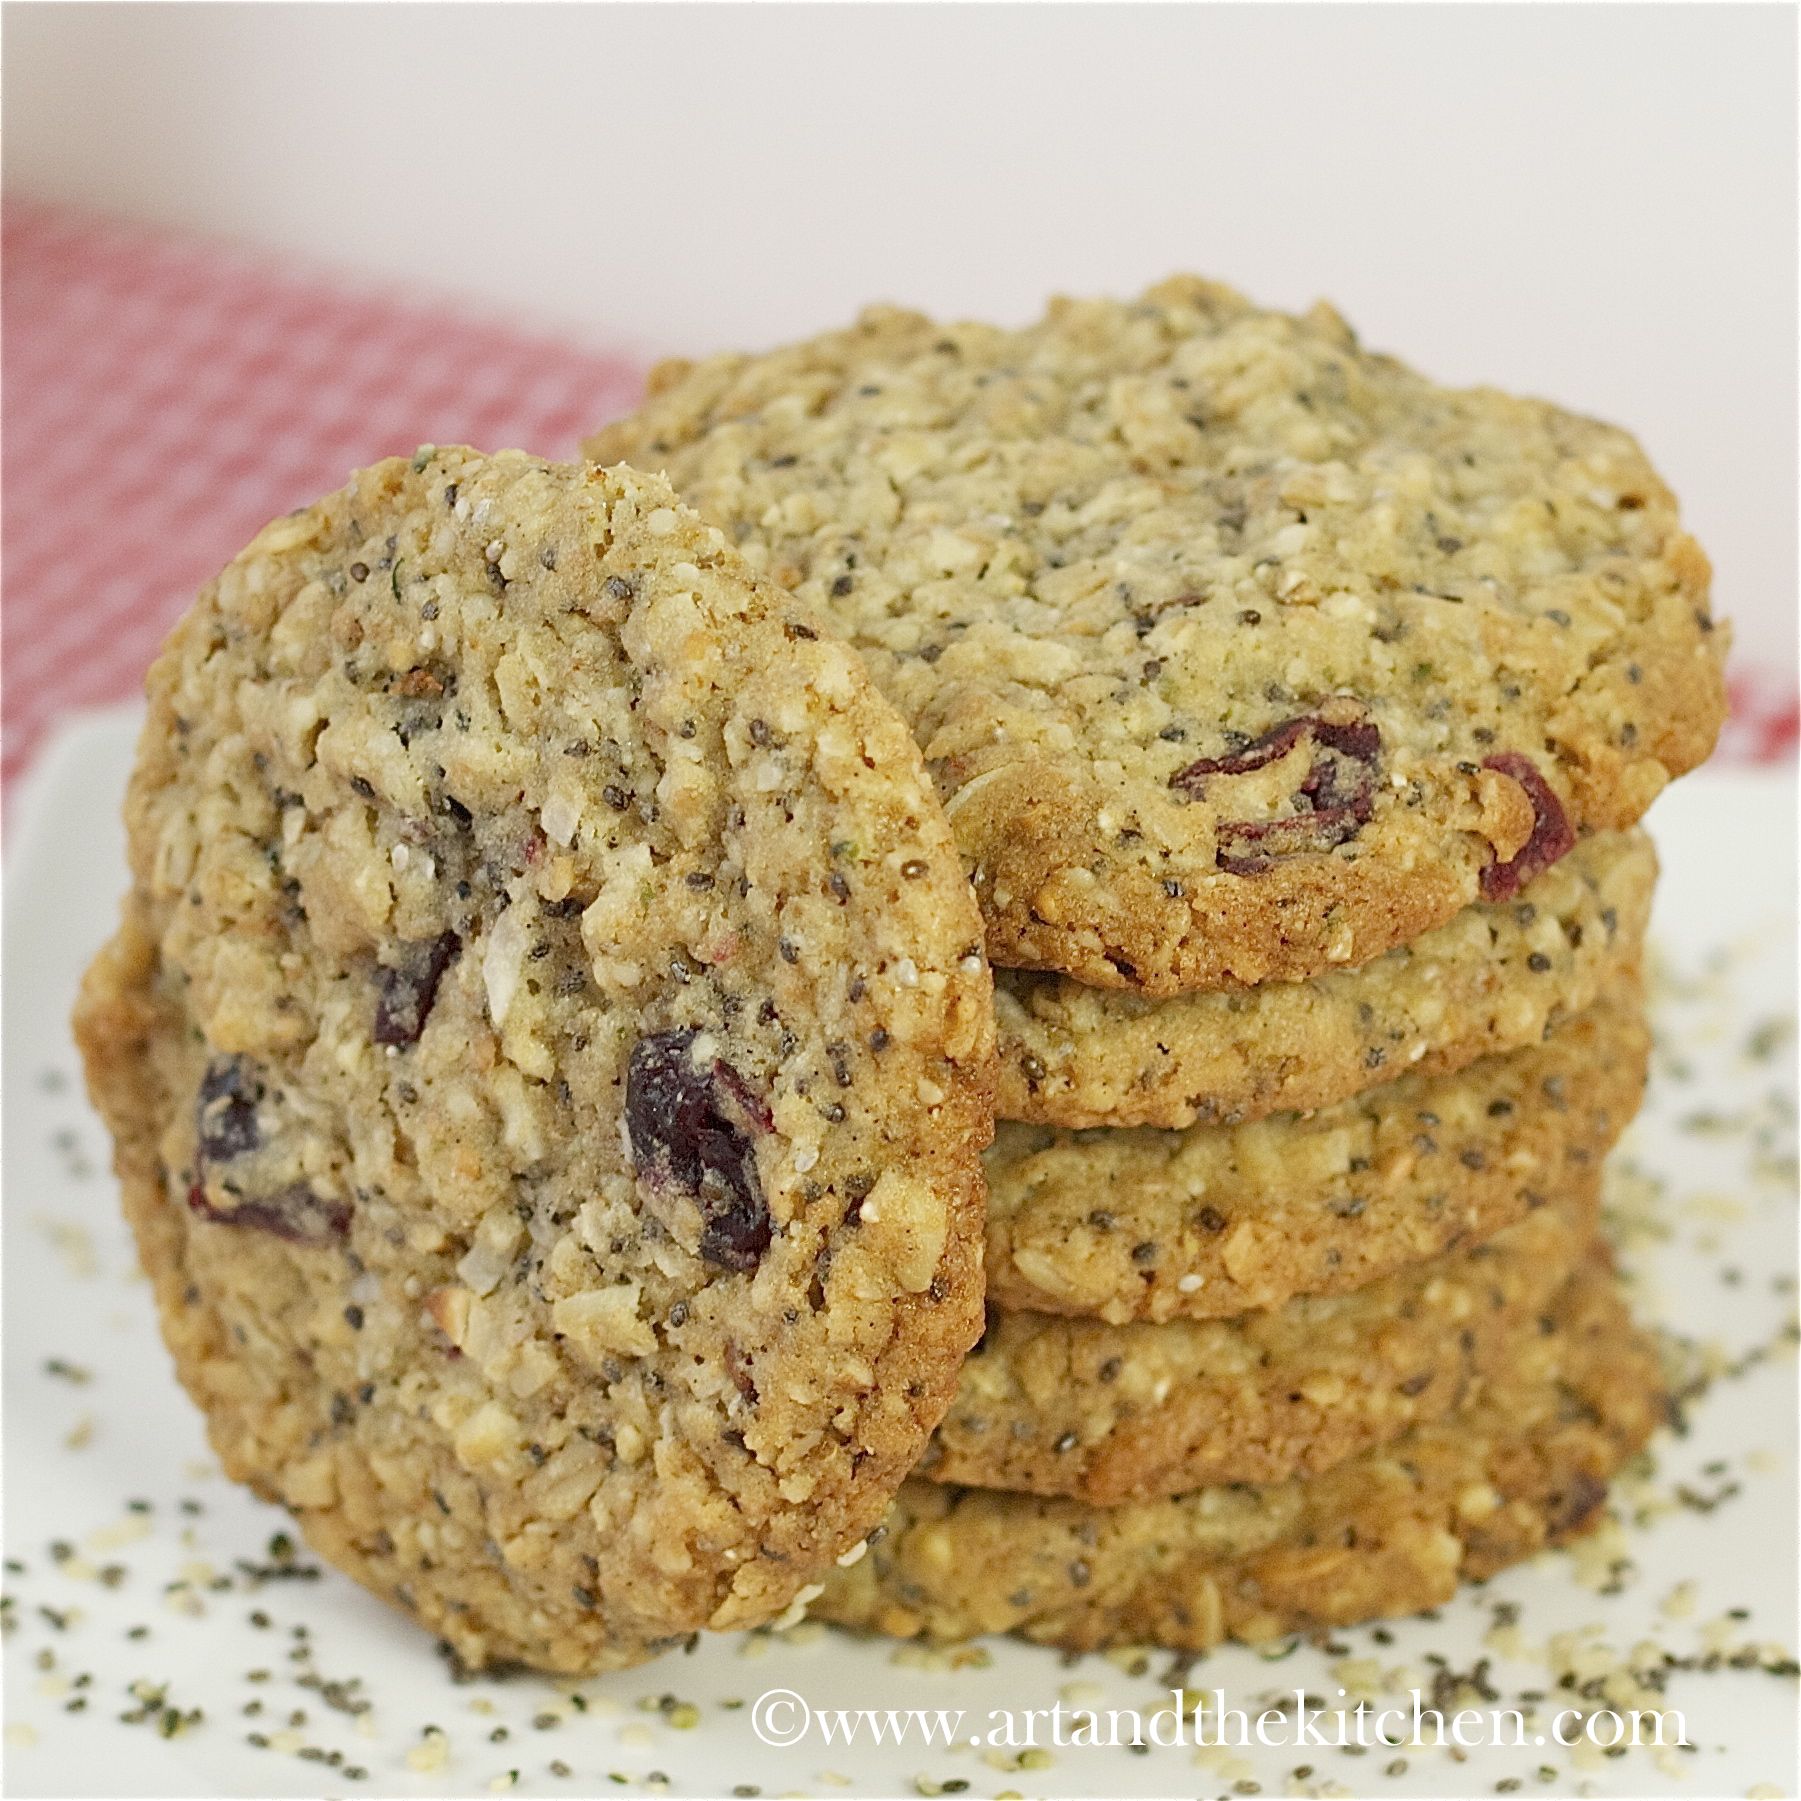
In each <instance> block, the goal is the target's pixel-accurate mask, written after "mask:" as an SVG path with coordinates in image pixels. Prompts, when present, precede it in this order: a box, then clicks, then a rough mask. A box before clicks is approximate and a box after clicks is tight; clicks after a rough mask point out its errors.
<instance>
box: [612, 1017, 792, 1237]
mask: <svg viewBox="0 0 1801 1801" xmlns="http://www.w3.org/2000/svg"><path fill="white" fill-rule="evenodd" d="M699 1036H700V1034H699V1033H698V1032H694V1031H676V1032H657V1033H653V1034H652V1035H651V1036H650V1037H648V1038H640V1039H639V1040H638V1042H637V1043H636V1044H635V1045H634V1046H633V1047H632V1054H631V1060H630V1063H629V1064H628V1066H627V1069H626V1077H625V1122H626V1134H627V1136H628V1137H629V1139H630V1140H631V1148H632V1162H633V1164H634V1166H635V1167H636V1168H637V1170H638V1173H639V1174H640V1175H642V1176H645V1177H646V1178H648V1179H649V1180H650V1181H651V1182H653V1183H655V1182H658V1181H672V1182H674V1183H676V1184H677V1185H678V1186H679V1187H680V1188H682V1189H683V1190H684V1191H686V1193H687V1194H689V1195H690V1196H691V1197H692V1198H693V1200H694V1202H695V1204H696V1205H697V1206H698V1207H699V1208H700V1216H701V1230H700V1254H701V1256H702V1257H703V1258H705V1259H706V1261H707V1262H709V1263H716V1264H718V1265H719V1266H720V1267H721V1268H723V1269H730V1270H739V1271H749V1270H754V1269H755V1268H756V1267H757V1265H758V1264H759V1263H760V1262H761V1261H762V1258H763V1253H764V1252H765V1251H766V1250H768V1249H769V1240H770V1237H771V1234H772V1231H773V1225H772V1222H771V1220H770V1217H769V1208H768V1205H767V1203H766V1202H765V1201H764V1199H763V1188H762V1184H761V1182H760V1181H759V1180H758V1178H757V1164H756V1151H755V1144H754V1142H753V1139H752V1133H753V1132H768V1131H771V1130H773V1128H774V1125H775V1122H774V1120H773V1119H772V1118H771V1117H770V1114H769V1109H768V1108H767V1107H766V1106H765V1105H764V1104H763V1102H762V1101H761V1100H759V1099H758V1098H757V1095H756V1094H755V1092H754V1091H753V1090H752V1088H751V1087H750V1084H749V1083H747V1082H746V1081H745V1080H744V1078H743V1077H742V1076H741V1075H740V1074H739V1073H738V1072H737V1071H736V1070H735V1069H733V1068H732V1066H731V1065H730V1064H729V1063H727V1062H725V1061H724V1059H722V1058H717V1057H716V1058H714V1059H713V1060H712V1061H711V1062H707V1061H705V1060H704V1059H697V1058H696V1056H695V1045H696V1041H697V1040H698V1039H699Z"/></svg>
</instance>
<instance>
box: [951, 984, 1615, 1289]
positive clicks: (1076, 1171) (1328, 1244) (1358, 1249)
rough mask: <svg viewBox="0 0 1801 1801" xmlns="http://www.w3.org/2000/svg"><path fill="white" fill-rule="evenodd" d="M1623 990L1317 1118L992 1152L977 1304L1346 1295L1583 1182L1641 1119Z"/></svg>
mask: <svg viewBox="0 0 1801 1801" xmlns="http://www.w3.org/2000/svg"><path fill="white" fill-rule="evenodd" d="M1649 1046H1650V1034H1649V1031H1648V1030H1647V1028H1646V1025H1645V1021H1644V1017H1643V1014H1642V1010H1641V1006H1640V1002H1639V1000H1638V997H1637V995H1636V993H1635V992H1633V991H1632V990H1631V988H1630V987H1628V988H1627V990H1626V991H1625V992H1623V993H1620V994H1617V995H1614V996H1610V997H1609V998H1607V999H1604V1000H1602V1001H1600V1002H1598V1003H1597V1004H1596V1005H1595V1006H1593V1007H1591V1008H1590V1009H1589V1010H1588V1011H1587V1012H1586V1013H1583V1014H1579V1015H1578V1016H1577V1017H1576V1018H1574V1019H1568V1020H1565V1021H1563V1022H1562V1024H1560V1025H1559V1026H1558V1027H1557V1028H1556V1029H1555V1030H1554V1031H1553V1032H1552V1033H1551V1035H1550V1036H1549V1037H1548V1038H1547V1039H1546V1040H1545V1042H1544V1043H1543V1044H1535V1045H1527V1046H1524V1047H1522V1048H1521V1049H1519V1050H1515V1051H1507V1052H1504V1053H1503V1054H1502V1055H1500V1056H1495V1057H1484V1058H1482V1059H1481V1060H1480V1061H1479V1062H1476V1063H1472V1064H1471V1065H1470V1066H1469V1067H1468V1068H1467V1069H1461V1070H1458V1071H1457V1072H1456V1073H1455V1074H1451V1075H1440V1076H1418V1075H1414V1076H1402V1077H1401V1078H1399V1079H1398V1080H1397V1081H1393V1082H1389V1083H1385V1084H1384V1085H1383V1086H1382V1087H1380V1088H1372V1089H1370V1090H1368V1091H1367V1092H1366V1093H1364V1094H1360V1095H1357V1096H1355V1097H1354V1098H1353V1099H1351V1100H1348V1101H1341V1102H1340V1103H1339V1104H1338V1105H1337V1106H1336V1107H1323V1108H1321V1109H1320V1110H1319V1111H1318V1112H1317V1113H1311V1114H1293V1113H1281V1114H1272V1115H1271V1116H1270V1117H1269V1118H1267V1119H1260V1120H1255V1121H1252V1122H1249V1123H1247V1124H1244V1125H1238V1126H1190V1127H1188V1128H1187V1129H1186V1130H1184V1131H1162V1130H1158V1129H1156V1128H1154V1127H1139V1128H1134V1129H1131V1130H1111V1129H1102V1130H1099V1131H1091V1132H1071V1131H1065V1130H1063V1129H1061V1128H1057V1127H1051V1126H1022V1125H1015V1124H1012V1123H1007V1124H1003V1125H1002V1126H1000V1127H999V1128H998V1130H997V1131H996V1133H995V1139H994V1145H993V1147H992V1148H991V1149H990V1151H989V1152H988V1156H987V1169H988V1257H987V1277H988V1298H989V1300H990V1302H991V1303H993V1304H994V1305H996V1306H1000V1307H1006V1308H1013V1309H1018V1310H1021V1311H1026V1312H1039V1313H1061V1314H1068V1315H1072V1316H1074V1317H1077V1318H1094V1319H1103V1320H1106V1321H1108V1322H1110V1323H1112V1324H1115V1325H1123V1324H1125V1323H1126V1322H1127V1321H1130V1320H1168V1319H1181V1318H1186V1319H1222V1318H1227V1317H1229V1316H1231V1315H1233V1314H1237V1313H1243V1312H1245V1311H1247V1310H1248V1309H1251V1308H1259V1307H1275V1306H1279V1305H1281V1303H1282V1302H1284V1301H1286V1300H1288V1299H1289V1298H1290V1297H1292V1296H1294V1295H1324V1294H1345V1293H1348V1292H1349V1291H1351V1290H1353V1289H1356V1288H1361V1287H1362V1286H1364V1285H1365V1284H1366V1283H1369V1282H1373V1281H1375V1280H1377V1279H1378V1278H1379V1277H1381V1276H1384V1275H1386V1274H1388V1273H1389V1272H1390V1271H1392V1270H1396V1269H1401V1268H1404V1267H1405V1266H1407V1265H1409V1264H1413V1263H1418V1262H1421V1261H1423V1260H1424V1259H1426V1258H1429V1257H1437V1256H1440V1255H1442V1254H1443V1253H1444V1252H1446V1251H1449V1250H1452V1249H1455V1248H1456V1247H1457V1246H1458V1245H1464V1244H1474V1243H1476V1242H1478V1241H1479V1240H1481V1239H1483V1238H1486V1237H1488V1236H1490V1235H1491V1234H1493V1233H1495V1232H1498V1231H1499V1230H1501V1228H1502V1227H1504V1226H1507V1225H1510V1224H1511V1223H1512V1222H1513V1221H1514V1220H1517V1219H1520V1218H1521V1217H1523V1216H1524V1215H1525V1214H1527V1213H1529V1212H1531V1211H1532V1210H1533V1209H1534V1208H1535V1207H1538V1206H1540V1205H1543V1204H1544V1203H1545V1202H1547V1201H1550V1200H1552V1199H1554V1198H1556V1197H1558V1196H1561V1195H1565V1194H1569V1193H1571V1192H1572V1191H1574V1190H1578V1189H1582V1188H1585V1187H1587V1186H1588V1185H1590V1184H1592V1183H1593V1182H1595V1181H1596V1180H1597V1179H1598V1178H1599V1175H1600V1163H1601V1159H1602V1157H1603V1156H1604V1155H1605V1154H1606V1152H1607V1150H1608V1149H1609V1147H1610V1146H1611V1145H1612V1144H1613V1142H1614V1140H1615V1139H1616V1138H1617V1137H1618V1136H1619V1134H1620V1133H1621V1131H1623V1130H1624V1129H1625V1127H1626V1125H1627V1123H1628V1122H1629V1121H1630V1120H1631V1118H1632V1116H1633V1114H1634V1113H1635V1112H1637V1110H1638V1104H1639V1101H1640V1098H1641V1097H1642V1095H1643V1092H1644V1083H1645V1066H1646V1061H1647V1057H1648V1054H1649Z"/></svg>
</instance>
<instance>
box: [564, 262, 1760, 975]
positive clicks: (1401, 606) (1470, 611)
mask: <svg viewBox="0 0 1801 1801" xmlns="http://www.w3.org/2000/svg"><path fill="white" fill-rule="evenodd" d="M587 449H588V452H589V454H590V455H592V456H594V457H595V458H596V459H597V460H599V461H603V462H606V461H611V460H613V459H615V458H625V459H627V460H630V461H634V462H637V463H640V464H642V465H644V466H646V467H663V468H665V469H667V470H668V472H669V473H670V475H671V477H672V479H673V480H674V482H675V485H676V487H677V488H678V489H679V490H680V491H681V492H682V494H683V495H684V497H685V498H687V499H689V500H690V501H692V502H693V503H694V504H695V505H696V506H697V507H698V508H699V509H700V511H701V512H702V513H703V514H704V515H706V516H707V517H709V518H711V519H713V520H714V521H715V522H717V523H718V524H720V525H722V526H723V527H725V528H726V530H727V531H728V533H729V535H731V537H732V538H733V539H734V540H735V541H736V542H738V543H740V544H741V545H742V546H743V548H744V549H745V551H746V552H747V554H748V555H749V556H750V557H751V559H752V560H753V561H754V562H755V563H757V565H758V566H759V567H760V568H762V569H764V570H766V571H767V572H768V573H769V574H770V575H771V576H773V577H774V578H775V579H776V580H777V581H779V582H781V583H782V584H784V585H786V586H789V587H791V588H793V589H794V590H795V591H796V592H797V593H799V594H801V595H803V596H804V597H806V598H808V599H811V600H813V601H816V602H817V603H818V604H819V605H820V606H821V607H823V608H825V609H826V610H828V611H829V612H830V613H831V614H832V616H833V617H835V618H836V619H837V620H839V621H840V622H841V624H842V625H843V627H844V629H845V630H846V631H847V632H848V633H849V634H850V635H851V637H852V638H853V640H854V641H855V642H856V644H857V645H858V646H859V648H860V649H862V650H863V651H864V653H865V655H866V656H867V657H868V658H869V660H870V667H871V672H872V673H873V674H874V676H875V678H876V680H877V682H878V683H879V684H880V685H881V686H882V687H883V689H884V690H885V691H886V692H887V693H888V694H889V695H891V696H892V697H893V698H894V699H895V701H896V702H897V703H898V704H899V706H900V708H901V710H902V712H903V713H904V714H905V715H906V717H907V718H908V720H909V721H910V723H911V724H912V726H913V729H914V733H915V735H916V737H917V738H918V740H919V742H920V743H921V745H922V746H924V748H925V753H926V757H927V760H928V763H929V765H930V767H931V769H932V771H933V774H934V776H935V777H936V779H937V782H938V784H939V788H940V791H941V793H942V794H943V795H944V798H945V802H946V805H947V808H948V810H949V813H950V817H951V822H952V827H953V830H954V831H955V833H956V837H957V841H958V844H959V846H960V848H961V850H962V852H963V855H964V857H965V859H966V861H967V862H968V863H969V865H970V866H971V868H972V869H973V871H974V874H975V879H976V883H977V888H978V892H979V895H980V897H981V901H982V908H983V914H984V917H985V919H986V921H987V929H988V945H989V950H990V953H991V955H992V958H993V960H994V962H995V963H996V964H999V965H1004V966H1017V967H1021V968H1031V969H1046V970H1052V971H1058V972H1061V973H1064V974H1067V975H1071V976H1075V977H1077V978H1079V979H1080V980H1082V981H1084V982H1087V983H1090V984H1092V985H1095V986H1103V987H1124V988H1138V989H1142V990H1144V991H1145V992H1147V993H1153V994H1169V993H1173V992H1178V991H1183V990H1188V989H1197V988H1212V987H1224V986H1233V985H1250V984H1254V983H1257V982H1261V981H1266V980H1272V979H1283V980H1290V979H1299V978H1303V977H1306V976H1311V975H1315V974H1317V973H1319V972H1320V971H1321V970H1324V969H1329V968H1333V967H1338V966H1349V965H1355V964H1359V963H1363V962H1367V961H1368V960H1370V959H1371V958H1373V957H1376V956H1379V955H1381V954H1382V953H1383V952H1385V951H1387V950H1389V949H1391V948H1393V947H1394V946H1395V945H1397V944H1403V943H1406V942H1408V941H1409V940H1411V939H1413V938H1415V937H1417V936H1418V935H1419V934H1420V933H1422V932H1424V931H1426V930H1429V929H1430V928H1431V927H1432V926H1434V925H1437V924H1440V923H1442V922H1443V921H1444V920H1446V919H1448V918H1449V917H1450V916H1451V915H1452V914H1453V913H1455V912H1457V911H1458V910H1459V909H1461V908H1463V907H1465V906H1468V905H1470V904H1471V903H1472V902H1474V901H1476V900H1477V899H1479V898H1486V899H1491V900H1497V899H1506V898H1509V897H1510V896H1511V895H1512V894H1513V893H1514V892H1515V891H1516V890H1517V889H1518V888H1519V887H1520V886H1521V885H1523V883H1524V882H1525V881H1526V880H1528V879H1529V878H1530V877H1531V876H1532V875H1534V874H1536V873H1537V872H1538V871H1540V870H1542V869H1544V868H1547V867H1549V866H1550V865H1551V864H1552V863H1554V862H1555V861H1556V860H1557V858H1558V857H1559V856H1560V855H1562V854H1563V853H1564V852H1566V851H1567V850H1568V849H1569V848H1570V846H1571V844H1572V843H1573V842H1574V841H1575V837H1576V835H1577V833H1578V832H1579V831H1588V830H1617V829H1623V828H1624V827H1626V826H1629V825H1631V824H1632V823H1633V821H1634V820H1636V819H1637V818H1638V817H1639V815H1640V814H1641V813H1642V812H1643V810H1644V809H1645V807H1646V806H1647V805H1648V804H1649V803H1650V801H1651V800H1652V799H1654V798H1655V796H1656V795H1657V793H1658V791H1659V790H1660V789H1661V788H1662V787H1663V785H1664V784H1665V783H1666V782H1667V781H1668V780H1669V779H1670V778H1671V777H1672V776H1674V775H1677V774H1680V773H1681V772H1682V771H1684V770H1686V769H1688V768H1690V767H1692V766H1693V765H1694V764H1695V763H1697V762H1699V761H1700V760H1701V759H1702V758H1703V757H1704V756H1705V755H1706V754H1707V752H1708V750H1709V749H1710V748H1711V746H1712V743H1713V740H1714V736H1715V734H1716V732H1717V729H1718V726H1719V723H1720V720H1721V717H1722V715H1723V711H1724V698H1723V686H1722V678H1721V664H1722V661H1723V654H1724V634H1723V633H1721V632H1718V631H1716V629H1715V627H1714V625H1713V622H1712V619H1711V617H1710V615H1709V612H1708V598H1707V597H1708V579H1709V574H1708V566H1707V562H1706V559H1705V557H1704V556H1703V555H1702V553H1701V551H1700V550H1699V548H1698V547H1697V546H1696V544H1695V543H1694V541H1693V540H1692V539H1691V538H1689V537H1688V536H1687V535H1686V534H1685V533H1684V532H1683V531H1682V530H1681V528H1680V526H1679V523H1678V519H1677V512H1676V506H1675V502H1674V500H1673V498H1672V497H1671V495H1670V493H1669V491H1668V489H1667V488H1665V486H1664V485H1663V483H1662V482H1661V481H1660V480H1659V479H1658V477H1657V475H1656V473H1655V472H1654V471H1653V470H1652V468H1651V467H1650V465H1649V464H1648V463H1647V462H1646V460H1645V458H1644V455H1643V453H1642V452H1641V451H1640V450H1639V448H1638V446H1637V445H1636V444H1635V443H1634V442H1633V441H1632V439H1631V438H1630V437H1628V436H1627V435H1626V434H1625V433H1624V432H1622V431H1619V430H1617V429H1615V428H1613V427H1611V426H1607V425H1603V424H1599V423H1596V422H1594V421H1591V420H1588V419H1583V418H1579V417H1577V416H1575V415H1573V414H1571V413H1568V412H1564V411H1562V410H1560V409H1558V408H1556V407H1553V406H1550V405H1548V404H1546V403H1544V402H1541V401H1536V400H1527V399H1518V398H1514V397H1512V396H1509V395H1505V394H1501V393H1497V392H1495V391H1493V390H1490V389H1464V390H1453V389H1447V388H1442V387H1439V386H1436V385H1434V384H1433V383H1431V382H1430V381H1428V380H1426V379H1425V378H1424V377H1422V376H1420V375H1418V374H1416V373H1414V372H1413V371H1411V370H1409V369H1407V368H1406V367H1405V366H1403V365H1402V364H1401V363H1399V362H1397V361H1395V360H1394V359H1392V358H1390V357H1386V356H1380V355H1375V354H1372V353H1371V352H1369V351H1367V350H1365V349H1364V348H1363V347H1362V346H1361V345H1360V344H1359V343H1358V341H1357V339H1356V337H1355V335H1354V334H1353V333H1352V331H1351V330H1350V328H1349V327H1348V326H1347V325H1346V324H1345V323H1344V321H1343V320H1342V319H1340V318H1339V317H1338V315H1337V314H1336V313H1334V312H1333V311H1332V310H1331V309H1330V308H1329V307H1325V306H1323V305H1322V306H1319V307H1316V308H1314V309H1313V311H1311V312H1310V313H1308V314H1306V315H1305V316H1302V317H1291V316H1289V315H1286V314H1281V313H1275V312H1268V311H1264V310H1262V309H1259V308H1257V307H1254V306H1252V305H1251V304H1250V303H1249V302H1247V301H1246V300H1244V299H1243V298H1242V297H1241V296H1239V295H1237V294H1235V293H1233V292H1232V291H1230V290H1229V289H1226V288H1223V287H1220V286H1217V285H1214V284H1211V283H1208V282H1203V281H1199V280H1195V279H1192V278H1178V279H1175V280H1171V281H1169V282H1165V283H1163V284H1162V285H1160V286H1158V287H1156V288H1153V289H1151V290H1150V291H1149V292H1148V293H1147V294H1145V295H1144V296H1142V297H1141V298H1140V299H1138V300H1136V301H1110V300H1093V301H1089V300H1083V301H1071V300H1060V301H1056V302H1053V304H1052V305H1051V307H1050V309H1049V311H1048V312H1047V313H1046V315H1045V317H1044V318H1043V319H1042V320H1040V321H1039V322H1037V323H1036V324H1033V325H1030V326H1027V327H1025V328H1024V329H1021V330H1003V329H1001V328H998V327H994V326H989V325H982V324H939V323H936V322H934V321H932V320H930V319H927V318H925V317H923V316H921V315H919V314H916V313H911V312H903V311H899V310H896V309H893V308H876V309H872V310H871V311H869V312H867V313H865V314H864V315H863V317H862V318H861V319H860V320H859V321H858V322H857V323H856V324H855V325H853V326H852V327H850V328H849V329H847V330H842V331H837V332H831V333H827V334H825V335H823V336H820V337H817V338H814V339H812V340H810V341H808V342H806V343H802V344H797V345H792V346H788V347H785V348H783V349H779V350H775V351H772V352H769V353H767V354H764V355H758V356H718V357H714V358H711V359H709V360H707V361H705V362H701V363H698V364H692V365H689V364H673V365H669V366H667V367H665V368H664V369H662V370H660V371H658V372H657V373H656V374H654V375H653V377H652V391H651V395H650V398H649V399H648V401H647V402H646V404H645V405H644V407H643V408H642V409H641V410H640V411H639V412H638V413H637V414H635V415H633V416H632V417H630V418H627V419H625V420H622V421H619V422H617V423H615V424H613V425H610V426H608V427H606V428H605V429H604V430H602V431H601V432H600V433H598V434H597V435H596V437H595V438H594V439H593V440H591V442H590V443H589V445H588V446H587Z"/></svg>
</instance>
